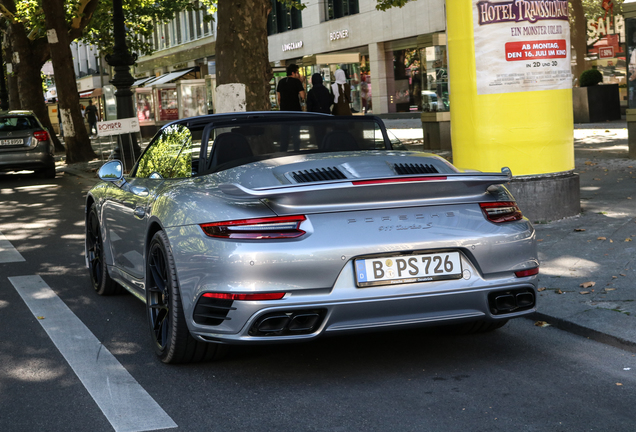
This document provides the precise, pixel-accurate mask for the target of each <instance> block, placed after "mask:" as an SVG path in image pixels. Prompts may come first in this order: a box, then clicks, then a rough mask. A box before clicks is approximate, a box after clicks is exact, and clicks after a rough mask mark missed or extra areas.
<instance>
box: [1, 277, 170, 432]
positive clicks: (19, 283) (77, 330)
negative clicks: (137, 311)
mask: <svg viewBox="0 0 636 432" xmlns="http://www.w3.org/2000/svg"><path fill="white" fill-rule="evenodd" d="M9 281H10V282H11V283H12V284H13V286H14V287H15V289H16V291H17V292H18V294H20V296H21V297H22V300H24V302H25V303H26V305H27V306H28V307H29V309H30V310H31V313H33V315H34V316H35V317H37V318H38V320H39V322H40V324H41V325H42V327H43V328H44V330H45V331H46V333H47V334H48V335H49V337H50V338H51V340H52V341H53V343H54V344H55V346H56V347H57V349H58V350H59V351H60V353H62V355H63V356H64V358H65V359H66V361H67V362H68V364H69V365H70V366H71V369H73V372H75V374H76V375H77V377H78V378H79V379H80V381H81V382H82V384H83V385H84V387H86V390H88V392H89V393H90V395H91V396H92V398H93V399H94V400H95V402H96V403H97V405H98V406H99V408H100V409H101V410H102V412H103V413H104V415H105V416H106V418H107V419H108V421H109V422H110V424H111V425H112V426H113V428H114V429H115V431H117V432H138V431H139V432H141V431H151V430H157V429H168V428H176V427H177V424H176V423H175V422H174V421H173V420H172V419H171V418H170V416H168V414H166V412H165V411H164V410H163V409H162V408H161V407H160V406H159V405H158V404H157V402H155V400H154V399H153V398H152V397H151V396H150V395H149V394H148V393H147V392H146V391H145V390H144V389H143V387H141V386H140V385H139V383H137V381H136V380H135V379H134V378H133V377H132V376H131V375H130V374H129V373H128V371H127V370H126V369H125V368H124V367H123V366H122V365H121V364H120V363H119V362H118V361H117V359H116V358H115V357H114V356H113V355H112V354H111V353H110V351H108V350H107V349H106V348H105V347H104V346H103V345H102V344H101V342H100V341H99V340H98V339H97V338H96V337H95V336H94V335H93V333H91V331H90V330H89V329H88V328H87V327H86V326H85V325H84V323H82V321H80V319H79V318H78V317H77V316H75V314H74V313H73V312H72V311H71V310H70V309H69V308H68V307H67V306H66V304H65V303H64V302H63V301H62V300H61V299H60V298H59V297H58V296H57V295H56V294H55V292H53V290H52V289H51V288H49V286H48V285H47V284H46V283H45V282H44V280H42V278H41V277H40V276H18V277H10V278H9Z"/></svg>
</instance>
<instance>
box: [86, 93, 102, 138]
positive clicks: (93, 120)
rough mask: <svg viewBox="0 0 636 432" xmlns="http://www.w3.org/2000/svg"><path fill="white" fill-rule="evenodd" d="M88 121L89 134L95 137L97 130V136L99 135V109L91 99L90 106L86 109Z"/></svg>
mask: <svg viewBox="0 0 636 432" xmlns="http://www.w3.org/2000/svg"><path fill="white" fill-rule="evenodd" d="M85 111H86V114H85V115H86V120H88V134H89V135H91V136H92V135H93V129H94V130H95V135H97V120H98V116H99V115H98V113H97V107H96V106H95V105H93V100H92V99H90V100H89V101H88V106H87V107H86V110H85Z"/></svg>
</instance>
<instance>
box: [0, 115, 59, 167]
mask: <svg viewBox="0 0 636 432" xmlns="http://www.w3.org/2000/svg"><path fill="white" fill-rule="evenodd" d="M54 154H55V149H54V147H53V143H52V142H51V137H50V135H49V132H48V131H47V130H46V128H44V126H42V124H41V123H40V121H39V120H38V119H37V117H36V116H35V114H33V112H31V111H10V112H9V113H7V114H2V115H0V171H3V172H7V171H21V170H34V171H35V173H36V174H39V175H42V176H43V177H45V178H53V177H55V158H54Z"/></svg>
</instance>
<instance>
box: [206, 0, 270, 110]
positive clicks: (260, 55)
mask: <svg viewBox="0 0 636 432" xmlns="http://www.w3.org/2000/svg"><path fill="white" fill-rule="evenodd" d="M217 7H218V9H217V38H216V57H217V69H216V77H217V84H218V85H220V84H232V83H242V84H245V98H246V103H247V111H269V110H270V109H271V105H270V102H269V91H270V83H269V82H270V80H271V79H272V68H271V66H270V64H269V51H268V45H267V16H268V14H269V12H270V10H271V8H272V2H271V1H270V0H218V5H217Z"/></svg>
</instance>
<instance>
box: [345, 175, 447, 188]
mask: <svg viewBox="0 0 636 432" xmlns="http://www.w3.org/2000/svg"><path fill="white" fill-rule="evenodd" d="M441 180H446V176H437V177H398V178H389V179H379V180H357V181H354V182H351V183H353V184H354V185H355V186H359V185H370V184H383V183H407V182H423V181H441Z"/></svg>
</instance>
